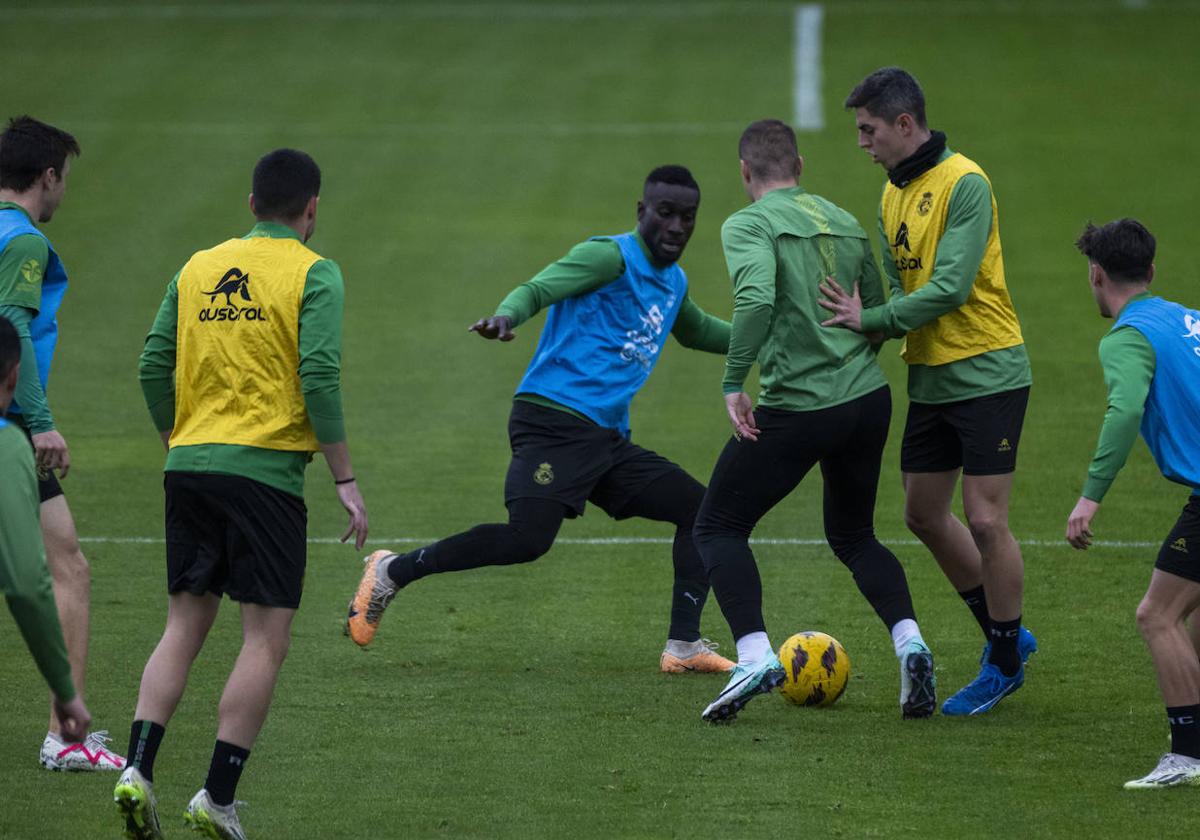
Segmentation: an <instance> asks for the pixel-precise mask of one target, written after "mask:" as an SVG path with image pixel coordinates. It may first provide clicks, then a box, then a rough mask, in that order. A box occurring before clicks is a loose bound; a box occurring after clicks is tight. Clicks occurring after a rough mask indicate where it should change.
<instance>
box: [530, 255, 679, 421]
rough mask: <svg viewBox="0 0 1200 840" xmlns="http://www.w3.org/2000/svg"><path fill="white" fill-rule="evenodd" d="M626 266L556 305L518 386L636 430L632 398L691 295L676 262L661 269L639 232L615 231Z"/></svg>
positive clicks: (551, 309) (551, 310) (599, 418)
mask: <svg viewBox="0 0 1200 840" xmlns="http://www.w3.org/2000/svg"><path fill="white" fill-rule="evenodd" d="M595 238H596V239H611V240H612V241H613V242H615V243H617V246H618V247H619V248H620V249H621V257H622V259H623V260H624V262H625V271H624V272H623V273H622V274H621V276H620V277H618V278H617V279H615V280H613V281H612V282H611V283H607V284H605V285H604V286H601V287H600V288H599V289H596V290H595V291H592V292H588V293H587V294H585V295H579V296H578V297H573V298H568V299H567V300H564V301H560V302H558V303H556V304H554V305H553V306H551V307H550V310H549V313H548V315H547V317H546V325H545V326H544V327H543V328H542V335H541V338H540V339H539V340H538V346H537V350H536V351H534V354H533V359H532V360H531V361H530V362H529V367H528V368H527V369H526V371H525V376H524V378H522V379H521V384H520V385H519V386H518V388H517V393H525V394H538V395H539V396H543V397H546V398H547V399H551V400H554V401H555V402H557V403H560V404H562V405H565V406H567V407H568V408H571V409H573V410H575V411H577V412H579V413H580V414H582V415H584V416H585V417H589V418H591V419H592V420H594V421H595V422H596V423H598V424H599V425H601V426H604V427H606V428H610V429H615V430H617V431H618V432H620V433H621V434H622V435H623V436H625V437H629V404H630V402H631V401H632V400H633V397H634V394H636V393H637V392H638V390H639V389H640V388H641V387H642V385H644V384H645V382H646V379H647V378H648V377H649V376H650V373H651V371H653V370H654V365H655V364H656V363H657V362H658V358H659V356H661V355H662V349H663V343H664V342H665V341H666V339H667V335H668V334H669V333H670V332H671V328H672V327H673V326H674V325H675V318H676V317H677V316H678V315H679V309H680V307H681V306H683V300H684V297H685V296H686V295H687V275H686V274H684V273H683V269H682V268H680V267H679V266H678V265H677V264H675V263H672V264H671V265H669V266H667V267H665V268H658V267H656V266H655V265H654V264H653V263H651V262H650V260H649V259H648V258H647V257H646V255H645V254H644V253H643V252H642V248H641V246H640V245H639V244H638V241H637V237H635V236H634V234H632V233H625V234H621V235H620V236H612V237H595Z"/></svg>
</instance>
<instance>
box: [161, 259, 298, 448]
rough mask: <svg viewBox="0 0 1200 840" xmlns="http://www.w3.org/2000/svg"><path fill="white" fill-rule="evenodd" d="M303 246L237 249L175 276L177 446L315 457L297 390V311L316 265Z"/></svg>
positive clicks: (195, 263) (192, 261)
mask: <svg viewBox="0 0 1200 840" xmlns="http://www.w3.org/2000/svg"><path fill="white" fill-rule="evenodd" d="M320 259H321V257H320V255H319V254H316V253H315V252H313V251H311V250H309V249H308V248H307V247H305V246H304V245H303V244H302V243H301V242H300V241H299V240H296V239H290V238H282V239H276V238H271V237H266V236H254V237H250V238H249V239H231V240H229V241H228V242H223V243H222V244H220V245H217V246H216V247H215V248H210V249H209V250H207V251H200V252H198V253H196V254H195V255H194V256H193V257H192V258H191V259H190V260H188V263H187V265H185V266H184V267H183V270H182V271H181V272H180V274H179V281H178V291H179V322H178V329H177V333H176V335H177V339H178V344H177V347H176V366H175V428H174V431H173V432H172V433H171V446H191V445H194V444H205V443H224V444H238V445H242V446H257V447H260V448H263V449H279V450H286V451H300V452H315V451H316V450H317V449H318V448H319V446H318V444H317V438H316V435H315V434H314V433H313V429H312V425H311V424H310V423H309V420H308V412H307V411H306V410H305V407H304V395H303V394H302V392H301V390H300V373H299V367H300V345H299V336H300V304H301V300H302V298H303V296H304V282H305V280H306V278H307V277H308V270H309V269H310V268H311V267H312V266H313V264H314V263H315V262H317V261H318V260H320Z"/></svg>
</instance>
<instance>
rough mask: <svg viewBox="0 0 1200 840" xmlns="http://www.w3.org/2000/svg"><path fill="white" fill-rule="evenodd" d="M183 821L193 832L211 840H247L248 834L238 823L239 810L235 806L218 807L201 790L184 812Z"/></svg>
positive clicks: (205, 792)
mask: <svg viewBox="0 0 1200 840" xmlns="http://www.w3.org/2000/svg"><path fill="white" fill-rule="evenodd" d="M235 804H236V803H235ZM183 821H184V822H185V823H187V827H188V828H190V829H191V830H192V831H198V832H200V833H201V834H203V835H204V836H205V837H208V838H211V840H246V833H245V832H244V831H242V824H241V823H240V822H238V815H237V808H236V807H235V806H234V805H218V804H217V803H215V802H213V801H212V797H211V796H209V795H208V791H207V790H203V789H201V791H200V792H199V793H197V794H196V795H195V796H193V797H192V801H191V802H189V803H188V806H187V810H186V811H184V812H183Z"/></svg>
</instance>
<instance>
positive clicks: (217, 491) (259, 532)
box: [163, 472, 308, 609]
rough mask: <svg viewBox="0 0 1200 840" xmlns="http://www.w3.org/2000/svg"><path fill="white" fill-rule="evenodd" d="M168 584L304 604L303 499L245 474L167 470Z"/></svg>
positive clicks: (255, 600)
mask: <svg viewBox="0 0 1200 840" xmlns="http://www.w3.org/2000/svg"><path fill="white" fill-rule="evenodd" d="M163 486H164V487H165V488H166V493H167V517H166V522H167V591H168V592H170V593H172V594H174V593H176V592H190V593H192V594H193V595H203V594H204V593H205V592H212V593H214V594H215V595H221V594H227V595H228V596H229V597H230V598H231V599H233V600H234V601H244V602H246V603H251V604H261V605H263V606H267V607H286V608H290V609H295V608H296V607H298V606H300V593H301V591H302V590H303V588H304V567H305V563H306V560H307V555H306V552H307V544H306V541H305V535H306V531H307V527H308V511H307V509H306V508H305V507H304V500H303V499H301V498H300V497H298V496H293V495H291V494H290V493H285V492H283V491H282V490H278V489H276V488H274V487H271V486H270V485H267V484H263V483H262V482H259V481H254V480H253V479H249V478H244V477H243V476H240V475H225V474H222V473H193V472H168V473H167V474H166V478H165V479H164V481H163Z"/></svg>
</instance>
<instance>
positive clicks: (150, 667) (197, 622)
mask: <svg viewBox="0 0 1200 840" xmlns="http://www.w3.org/2000/svg"><path fill="white" fill-rule="evenodd" d="M220 606H221V599H220V598H219V597H217V596H216V595H213V594H212V593H207V594H204V595H192V594H191V593H189V592H176V593H175V594H173V595H171V596H169V597H168V599H167V626H166V628H165V629H164V630H163V634H162V638H161V639H159V641H158V645H157V646H156V647H155V648H154V652H153V653H152V654H150V659H149V660H148V661H147V662H146V667H145V669H143V671H142V685H141V688H140V689H138V702H137V712H136V713H135V714H134V720H149V721H154V722H155V723H158V724H161V725H163V726H165V725H166V723H167V721H169V720H170V719H171V715H173V714H175V707H176V706H178V705H179V699H180V698H181V697H182V696H183V690H184V688H185V687H186V686H187V678H188V672H189V671H190V670H191V668H192V662H194V661H195V659H196V655H197V654H199V653H200V648H201V647H203V646H204V640H205V639H206V638H207V637H208V631H209V630H210V629H211V628H212V625H213V621H214V620H216V617H217V610H218V609H219V608H220Z"/></svg>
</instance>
